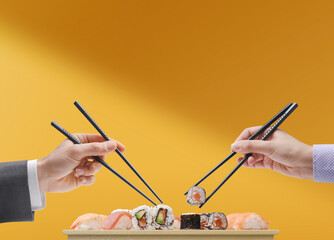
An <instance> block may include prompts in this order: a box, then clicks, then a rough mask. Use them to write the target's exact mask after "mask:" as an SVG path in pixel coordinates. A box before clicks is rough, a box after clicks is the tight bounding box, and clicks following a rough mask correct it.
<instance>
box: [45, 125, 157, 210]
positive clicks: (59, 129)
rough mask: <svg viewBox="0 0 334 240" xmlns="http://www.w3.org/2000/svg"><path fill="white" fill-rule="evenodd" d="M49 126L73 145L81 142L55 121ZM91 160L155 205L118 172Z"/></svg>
mask: <svg viewBox="0 0 334 240" xmlns="http://www.w3.org/2000/svg"><path fill="white" fill-rule="evenodd" d="M51 125H52V126H53V127H54V128H55V129H57V130H58V131H59V132H61V133H62V134H64V136H65V137H67V138H68V139H69V140H70V141H72V142H73V143H74V144H81V142H80V141H79V140H78V139H77V138H75V137H74V136H73V135H72V134H70V133H69V132H67V131H66V130H65V129H64V128H63V127H61V126H60V125H59V124H58V123H56V122H55V121H52V122H51ZM93 158H94V159H95V160H96V161H98V162H99V163H101V164H102V165H103V166H104V167H106V168H107V169H108V170H110V171H111V172H112V173H113V174H115V175H116V176H117V177H119V178H120V179H121V180H122V181H123V182H125V183H126V184H128V185H129V186H130V187H132V188H133V189H134V190H136V191H137V192H138V193H139V194H140V195H142V196H143V197H144V198H146V199H147V200H148V201H150V202H151V203H152V204H154V205H157V204H156V203H155V202H153V201H152V200H151V199H150V198H149V197H147V196H146V195H145V194H144V193H142V192H141V191H140V190H139V189H138V188H136V187H135V186H134V185H133V184H132V183H130V182H129V181H128V180H126V179H125V178H124V177H122V176H121V175H120V174H119V173H118V172H116V171H115V170H114V169H113V168H112V167H110V166H109V165H108V163H106V162H105V161H104V160H103V159H101V158H99V157H97V156H93Z"/></svg>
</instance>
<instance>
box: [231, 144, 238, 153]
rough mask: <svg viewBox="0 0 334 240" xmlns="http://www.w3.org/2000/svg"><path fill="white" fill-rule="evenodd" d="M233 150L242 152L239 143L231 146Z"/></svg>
mask: <svg viewBox="0 0 334 240" xmlns="http://www.w3.org/2000/svg"><path fill="white" fill-rule="evenodd" d="M231 149H232V150H233V151H238V150H240V145H239V143H233V144H232V145H231Z"/></svg>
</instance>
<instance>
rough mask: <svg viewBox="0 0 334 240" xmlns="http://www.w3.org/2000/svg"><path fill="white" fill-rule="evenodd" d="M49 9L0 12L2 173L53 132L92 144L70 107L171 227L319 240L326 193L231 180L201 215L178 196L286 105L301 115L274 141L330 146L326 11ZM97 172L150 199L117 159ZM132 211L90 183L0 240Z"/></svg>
mask: <svg viewBox="0 0 334 240" xmlns="http://www.w3.org/2000/svg"><path fill="white" fill-rule="evenodd" d="M55 2H56V3H55ZM55 2H54V3H51V2H50V1H34V0H33V1H1V7H0V83H1V86H0V96H1V102H0V104H1V105H0V116H1V118H0V127H1V140H0V146H1V155H2V156H1V161H16V160H23V159H35V158H41V157H44V156H45V155H47V154H48V153H50V152H51V151H52V150H53V149H54V148H55V147H56V146H57V145H58V144H59V143H60V142H61V141H62V140H63V139H64V137H63V136H62V135H61V134H59V133H58V132H56V131H55V130H54V129H53V128H52V127H51V126H50V122H51V121H52V120H55V121H57V122H58V123H60V124H61V125H62V126H63V127H65V128H66V129H68V130H69V131H70V132H72V133H74V132H91V133H95V130H94V129H93V128H92V126H91V125H90V124H89V123H88V122H87V121H86V120H85V119H84V117H83V116H82V115H81V114H80V113H79V111H78V110H77V109H76V108H75V107H74V105H73V102H74V101H75V100H78V101H79V102H80V103H81V104H82V105H83V106H84V107H85V108H86V109H87V111H88V112H89V113H90V114H91V115H92V116H93V117H94V119H95V120H96V121H97V122H98V123H99V124H100V126H101V127H102V128H103V129H104V130H105V132H106V133H107V134H108V135H109V136H110V137H112V138H115V139H118V140H120V141H121V142H122V143H124V144H125V145H126V147H127V151H126V153H125V155H126V157H128V159H129V160H130V161H131V162H132V163H133V165H134V166H135V167H136V168H137V169H138V171H139V172H140V173H141V174H142V175H143V176H144V178H145V179H146V180H147V181H148V182H149V183H150V184H151V186H152V187H153V189H155V190H156V191H157V192H158V193H159V195H160V196H161V197H162V199H163V200H164V201H165V203H166V204H169V205H170V206H171V207H172V208H173V209H174V211H175V213H176V214H177V215H180V214H181V213H183V212H201V211H206V212H211V211H222V212H224V213H226V214H229V213H233V212H245V211H254V212H257V213H259V214H261V215H262V216H264V217H265V218H267V219H268V220H270V221H271V225H270V226H271V228H274V229H279V230H280V235H279V236H278V237H276V238H275V239H315V238H318V239H332V237H333V235H334V228H333V220H332V215H333V213H334V205H333V200H334V191H333V190H334V185H331V184H325V183H315V182H313V181H307V180H300V179H293V178H289V177H286V176H283V175H279V174H277V173H273V172H269V171H268V170H263V169H260V170H259V169H247V168H242V169H240V171H238V172H237V174H235V175H234V176H233V177H232V178H231V179H230V181H229V182H228V183H227V184H226V185H224V186H223V187H222V188H221V190H220V191H219V192H217V194H216V195H215V197H214V198H212V199H211V200H210V202H208V204H207V205H206V206H205V208H203V209H202V210H199V209H198V208H196V207H191V206H189V205H187V204H186V201H185V197H184V196H183V193H184V191H185V190H187V188H188V187H189V186H191V185H192V184H193V183H194V182H196V181H197V180H198V179H199V178H200V177H201V176H203V175H204V174H205V173H207V171H208V170H209V169H211V168H212V167H213V166H214V165H215V164H217V163H218V162H219V161H221V160H222V159H223V158H224V157H225V156H226V155H227V154H229V153H230V144H231V143H232V142H233V141H234V139H235V138H236V137H237V136H238V135H239V134H240V132H241V131H242V130H243V129H244V128H246V127H249V126H253V125H261V124H263V123H265V122H266V121H267V120H268V119H269V118H271V117H272V116H273V115H274V114H275V113H276V112H278V111H279V110H280V109H281V108H282V107H284V106H285V105H286V104H287V103H288V102H290V101H295V102H297V103H298V104H299V106H300V107H299V108H298V109H297V110H296V112H295V113H294V114H293V115H292V116H291V118H289V119H288V120H287V121H286V122H285V123H284V125H283V126H282V128H283V129H284V130H285V131H287V132H288V133H290V134H291V135H293V136H295V137H296V138H297V139H299V140H301V141H303V142H305V143H308V144H316V143H333V137H332V136H333V132H334V130H333V125H332V124H333V122H334V114H333V109H334V101H333V85H334V84H333V79H334V68H333V64H334V42H333V41H334V31H333V26H334V25H333V24H334V15H333V12H334V4H333V3H332V1H55ZM107 161H108V163H110V165H111V166H113V167H114V168H115V169H117V170H118V171H119V172H120V173H121V174H123V175H124V176H126V177H127V178H128V179H129V180H130V181H131V182H133V183H135V184H136V185H137V186H138V187H139V188H140V189H143V190H144V191H145V192H146V193H147V194H149V192H148V190H146V189H145V188H144V186H143V184H142V183H141V182H139V180H137V178H135V176H134V174H133V173H131V172H130V171H129V170H128V168H126V167H125V164H124V163H123V162H122V161H121V160H120V158H119V157H118V156H117V155H115V154H111V155H109V156H108V157H107ZM234 165H235V160H232V161H231V162H230V163H229V164H227V165H226V166H225V167H224V168H222V169H220V170H219V171H218V172H217V173H216V174H215V175H213V176H212V177H210V178H209V179H208V180H207V181H206V182H205V183H204V184H203V186H204V187H205V188H206V189H207V191H208V192H211V191H212V190H213V188H214V187H215V186H216V185H217V184H218V183H219V182H220V181H221V180H222V178H223V177H224V176H225V175H226V174H227V173H228V172H229V171H230V170H231V169H232V167H233V166H234ZM150 196H151V195H150ZM142 204H148V202H147V201H146V200H145V199H143V198H142V197H140V196H139V195H138V194H137V193H135V192H134V191H133V190H132V189H130V188H128V187H127V186H125V184H124V183H122V182H121V181H120V180H118V179H117V178H116V177H115V176H113V175H112V174H111V173H109V172H108V171H107V170H105V169H102V170H101V172H100V173H99V174H98V175H97V177H96V183H95V184H94V185H93V186H91V187H81V188H79V189H77V190H75V191H73V192H69V193H63V194H47V205H46V208H45V209H44V210H42V211H38V212H36V217H35V222H33V223H6V224H1V225H0V238H1V239H21V238H24V239H50V240H53V239H54V240H55V239H65V236H63V235H62V230H63V229H68V228H69V226H70V225H71V223H72V222H73V221H74V220H75V218H76V217H77V216H79V215H81V214H84V213H87V212H96V213H104V214H108V213H109V212H110V211H112V210H114V209H116V208H129V209H131V208H135V207H137V206H139V205H142Z"/></svg>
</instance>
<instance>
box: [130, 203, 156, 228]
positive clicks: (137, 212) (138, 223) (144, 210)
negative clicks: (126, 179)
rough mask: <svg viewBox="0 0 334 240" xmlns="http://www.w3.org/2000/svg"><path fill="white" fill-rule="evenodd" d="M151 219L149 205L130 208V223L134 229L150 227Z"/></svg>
mask: <svg viewBox="0 0 334 240" xmlns="http://www.w3.org/2000/svg"><path fill="white" fill-rule="evenodd" d="M151 220H152V217H151V207H149V206H146V205H143V206H139V207H137V208H135V209H133V210H132V224H133V228H134V229H136V230H146V229H150V228H151Z"/></svg>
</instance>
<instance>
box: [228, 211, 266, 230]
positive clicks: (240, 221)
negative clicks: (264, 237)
mask: <svg viewBox="0 0 334 240" xmlns="http://www.w3.org/2000/svg"><path fill="white" fill-rule="evenodd" d="M227 221H228V227H227V229H232V230H265V229H268V228H269V221H268V220H266V219H264V218H263V217H261V216H260V215H259V214H256V213H251V212H248V213H233V214H230V215H227Z"/></svg>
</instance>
